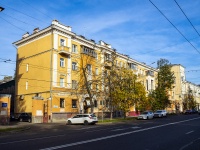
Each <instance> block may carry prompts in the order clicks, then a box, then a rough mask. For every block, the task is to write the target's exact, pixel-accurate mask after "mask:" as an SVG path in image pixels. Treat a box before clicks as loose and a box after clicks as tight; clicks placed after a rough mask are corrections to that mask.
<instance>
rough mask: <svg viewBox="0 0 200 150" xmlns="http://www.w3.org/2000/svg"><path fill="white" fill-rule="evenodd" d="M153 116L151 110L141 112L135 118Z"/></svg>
mask: <svg viewBox="0 0 200 150" xmlns="http://www.w3.org/2000/svg"><path fill="white" fill-rule="evenodd" d="M153 117H154V113H153V112H152V111H144V112H143V113H141V114H140V115H139V116H138V117H137V119H146V120H148V119H153Z"/></svg>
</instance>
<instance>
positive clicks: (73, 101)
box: [72, 99, 77, 108]
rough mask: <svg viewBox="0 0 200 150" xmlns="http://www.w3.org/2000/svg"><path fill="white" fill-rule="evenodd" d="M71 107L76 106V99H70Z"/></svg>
mask: <svg viewBox="0 0 200 150" xmlns="http://www.w3.org/2000/svg"><path fill="white" fill-rule="evenodd" d="M72 108H77V100H76V99H73V100H72Z"/></svg>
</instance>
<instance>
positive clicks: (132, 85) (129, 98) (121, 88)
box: [112, 68, 145, 118]
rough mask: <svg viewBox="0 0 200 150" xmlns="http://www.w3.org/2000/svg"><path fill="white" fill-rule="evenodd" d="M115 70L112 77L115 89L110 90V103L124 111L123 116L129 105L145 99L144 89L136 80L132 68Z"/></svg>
mask: <svg viewBox="0 0 200 150" xmlns="http://www.w3.org/2000/svg"><path fill="white" fill-rule="evenodd" d="M115 71H116V72H115V78H113V84H114V85H115V89H114V90H113V91H112V97H113V101H112V104H113V105H114V106H115V107H116V108H118V109H119V110H122V111H123V112H124V118H125V117H126V113H127V112H129V110H130V107H132V106H134V105H135V104H137V103H139V101H140V103H141V101H142V100H143V99H145V94H144V93H145V89H144V86H143V85H142V84H141V82H138V81H137V76H136V75H135V74H134V73H133V71H132V70H130V69H126V68H119V69H118V70H115Z"/></svg>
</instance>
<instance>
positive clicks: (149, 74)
mask: <svg viewBox="0 0 200 150" xmlns="http://www.w3.org/2000/svg"><path fill="white" fill-rule="evenodd" d="M146 76H152V77H154V72H153V71H151V70H148V71H146Z"/></svg>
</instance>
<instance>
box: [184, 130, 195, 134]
mask: <svg viewBox="0 0 200 150" xmlns="http://www.w3.org/2000/svg"><path fill="white" fill-rule="evenodd" d="M192 132H194V131H190V132H187V133H185V134H190V133H192Z"/></svg>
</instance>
